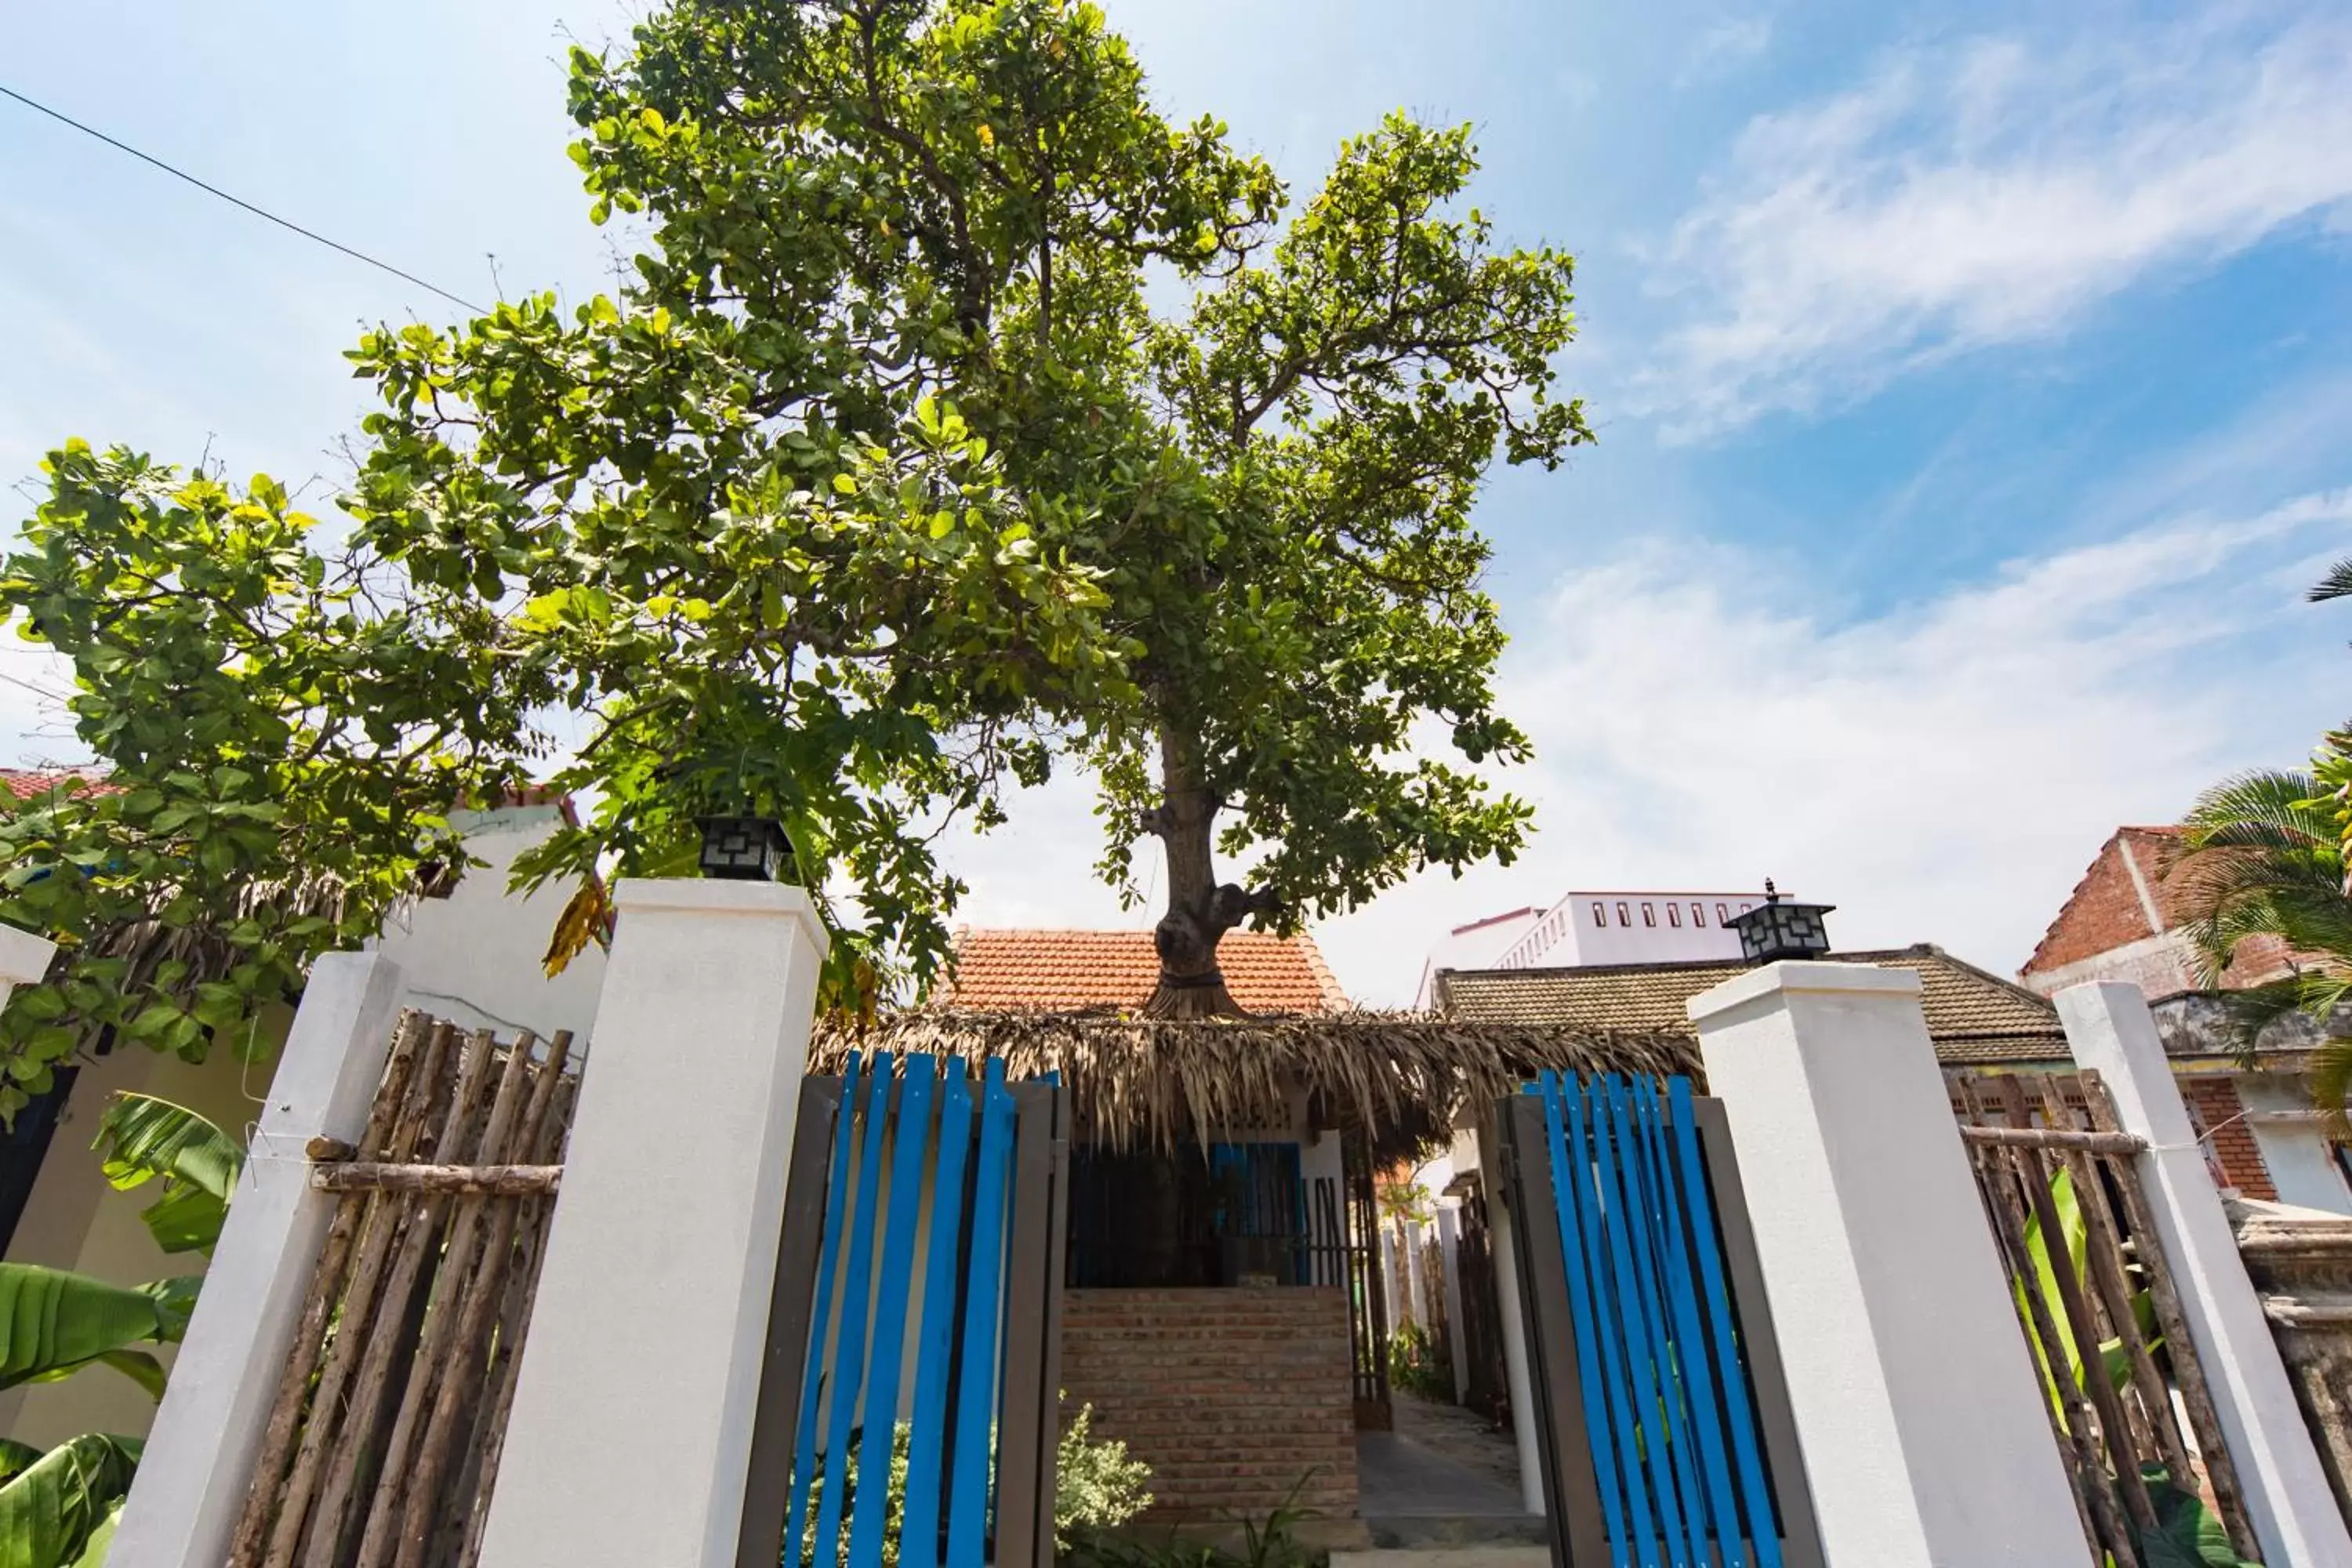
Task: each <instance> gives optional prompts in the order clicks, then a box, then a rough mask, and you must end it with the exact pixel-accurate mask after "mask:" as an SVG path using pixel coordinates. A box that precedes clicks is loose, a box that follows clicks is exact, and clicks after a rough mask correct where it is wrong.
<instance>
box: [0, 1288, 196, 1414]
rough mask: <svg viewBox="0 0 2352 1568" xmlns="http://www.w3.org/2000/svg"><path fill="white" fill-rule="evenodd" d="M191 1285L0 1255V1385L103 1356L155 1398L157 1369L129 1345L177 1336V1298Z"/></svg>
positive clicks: (39, 1378) (44, 1377) (50, 1375)
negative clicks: (117, 1281)
mask: <svg viewBox="0 0 2352 1568" xmlns="http://www.w3.org/2000/svg"><path fill="white" fill-rule="evenodd" d="M193 1289H194V1283H193V1281H188V1280H177V1279H167V1280H163V1281H160V1282H159V1283H158V1284H155V1285H150V1286H143V1287H126V1286H121V1285H109V1284H107V1283H106V1282H105V1281H103V1280H100V1279H90V1278H89V1277H88V1276H87V1275H82V1274H69V1273H68V1272H66V1271H65V1270H64V1269H61V1268H40V1267H38V1266H37V1265H35V1264H30V1263H0V1388H14V1387H15V1386H16V1384H20V1383H47V1382H50V1381H53V1380H55V1379H57V1378H60V1377H65V1376H67V1375H68V1374H70V1373H75V1372H78V1371H79V1370H80V1369H81V1368H83V1367H85V1366H89V1365H90V1364H92V1363H97V1362H105V1363H108V1364H110V1365H112V1366H114V1367H115V1368H116V1370H117V1371H120V1372H122V1373H126V1374H128V1375H130V1376H131V1377H132V1378H134V1379H135V1380H137V1381H138V1382H139V1383H140V1384H142V1386H145V1387H147V1388H148V1389H149V1391H150V1392H152V1393H153V1394H156V1395H157V1396H158V1397H159V1398H160V1397H161V1396H162V1394H163V1369H162V1368H161V1367H160V1366H156V1365H155V1363H154V1359H153V1358H152V1357H151V1356H145V1355H144V1354H143V1352H131V1346H133V1345H137V1344H142V1343H156V1342H169V1341H172V1340H175V1339H177V1338H178V1337H179V1335H180V1333H181V1332H182V1331H184V1329H185V1328H186V1327H187V1321H188V1320H187V1311H186V1309H185V1307H184V1299H185V1297H186V1296H188V1295H189V1294H191V1293H192V1292H193ZM126 1352H128V1353H126ZM133 1356H137V1357H138V1359H136V1360H134V1359H132V1357H133ZM142 1363H143V1364H142ZM151 1368H152V1375H151V1373H150V1369H151Z"/></svg>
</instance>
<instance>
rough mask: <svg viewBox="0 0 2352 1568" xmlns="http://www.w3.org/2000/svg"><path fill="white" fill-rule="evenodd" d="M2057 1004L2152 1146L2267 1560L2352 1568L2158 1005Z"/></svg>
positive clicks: (2107, 988)
mask: <svg viewBox="0 0 2352 1568" xmlns="http://www.w3.org/2000/svg"><path fill="white" fill-rule="evenodd" d="M2055 1000H2056V1002H2057V1004H2058V1017H2059V1021H2060V1022H2061V1023H2063V1025H2064V1026H2065V1028H2066V1043H2067V1045H2068V1046H2070V1047H2072V1048H2073V1050H2074V1060H2075V1062H2076V1063H2077V1064H2078V1065H2079V1066H2082V1067H2084V1068H2091V1069H2092V1070H2094V1071H2095V1072H2097V1073H2098V1074H2099V1076H2100V1078H2101V1079H2104V1080H2105V1084H2106V1087H2107V1093H2108V1095H2109V1097H2110V1098H2111V1099H2112V1100H2114V1101H2115V1108H2116V1121H2117V1123H2118V1124H2119V1125H2120V1126H2121V1127H2122V1128H2123V1130H2124V1131H2126V1132H2130V1133H2134V1134H2137V1136H2139V1137H2141V1138H2145V1139H2147V1142H2148V1149H2147V1152H2146V1153H2144V1154H2142V1155H2140V1156H2139V1157H2138V1159H2137V1161H2136V1162H2135V1163H2137V1166H2138V1167H2139V1178H2140V1187H2141V1189H2142V1191H2143V1192H2144V1193H2145V1194H2147V1202H2148V1206H2149V1208H2150V1209H2152V1210H2153V1211H2154V1213H2153V1215H2151V1217H2152V1218H2153V1219H2154V1221H2155V1224H2156V1228H2157V1239H2158V1242H2159V1243H2160V1244H2161V1245H2162V1247H2163V1248H2164V1257H2165V1260H2166V1262H2168V1264H2170V1265H2171V1268H2172V1282H2173V1286H2174V1288H2175V1289H2176V1290H2177V1291H2178V1292H2179V1297H2180V1312H2181V1316H2183V1317H2184V1318H2186V1319H2188V1321H2189V1339H2190V1340H2191V1341H2193V1342H2195V1344H2196V1346H2197V1359H2198V1361H2199V1363H2200V1364H2201V1365H2202V1366H2203V1367H2204V1369H2205V1380H2206V1383H2207V1384H2208V1385H2209V1386H2210V1388H2211V1390H2212V1394H2213V1405H2214V1411H2215V1414H2216V1415H2218V1416H2219V1417H2220V1420H2221V1436H2222V1438H2223V1440H2224V1441H2226V1442H2227V1443H2228V1444H2229V1447H2230V1456H2231V1458H2232V1459H2233V1460H2235V1461H2236V1469H2237V1473H2238V1483H2239V1485H2240V1487H2242V1489H2243V1490H2244V1493H2245V1501H2246V1514H2247V1519H2248V1521H2249V1522H2250V1523H2252V1526H2253V1528H2254V1535H2255V1537H2256V1539H2257V1540H2258V1541H2259V1542H2261V1545H2262V1556H2263V1562H2265V1563H2294V1564H2297V1565H2301V1564H2305V1563H2310V1564H2314V1565H2317V1564H2323V1563H2324V1564H2328V1565H2330V1568H2336V1565H2340V1564H2346V1563H2352V1535H2347V1532H2346V1530H2345V1524H2344V1516H2343V1515H2342V1514H2340V1513H2339V1512H2337V1511H2336V1502H2335V1496H2334V1494H2333V1493H2332V1492H2331V1491H2329V1489H2328V1486H2327V1476H2326V1471H2325V1470H2323V1469H2322V1468H2320V1462H2319V1455H2318V1452H2317V1450H2316V1449H2315V1448H2314V1447H2313V1446H2312V1441H2311V1432H2310V1429H2309V1428H2308V1427H2306V1426H2305V1425H2304V1420H2303V1413H2302V1411H2301V1410H2300V1409H2299V1408H2297V1406H2296V1405H2295V1399H2294V1387H2293V1385H2292V1384H2289V1383H2288V1381H2287V1375H2286V1369H2285V1367H2284V1365H2282V1364H2281V1363H2280V1361H2279V1353H2278V1345H2277V1343H2276V1342H2274V1341H2273V1339H2272V1338H2271V1331H2270V1325H2269V1323H2268V1322H2266V1321H2264V1319H2263V1306H2262V1300H2261V1298H2260V1297H2259V1296H2257V1295H2256V1293H2255V1290H2254V1287H2253V1282H2252V1280H2251V1279H2248V1278H2247V1277H2246V1268H2245V1264H2244V1262H2243V1260H2242V1259H2241V1258H2240V1257H2239V1256H2238V1243H2237V1238H2236V1237H2235V1236H2234V1235H2233V1234H2232V1233H2231V1229H2230V1221H2229V1216H2228V1215H2226V1214H2224V1213H2223V1212H2222V1208H2221V1194H2220V1193H2219V1192H2218V1191H2216V1190H2215V1188H2214V1185H2213V1178H2212V1176H2211V1174H2210V1173H2209V1172H2208V1171H2207V1169H2206V1165H2205V1156H2204V1153H2203V1152H2202V1151H2201V1150H2200V1149H2199V1148H2198V1146H2197V1135H2196V1133H2195V1131H2192V1130H2191V1129H2190V1127H2189V1112H2188V1110H2187V1108H2186V1107H2184V1106H2183V1105H2182V1104H2181V1103H2180V1089H2179V1085H2178V1084H2177V1083H2175V1082H2174V1081H2173V1077H2172V1066H2171V1063H2169V1062H2168V1061H2167V1060H2166V1059H2165V1055H2164V1044H2163V1042H2162V1040H2160V1039H2159V1038H2158V1037H2157V1032H2156V1020H2155V1019H2154V1018H2153V1017H2151V1016H2149V1014H2148V1010H2147V998H2146V997H2144V996H2143V995H2141V994H2140V990H2139V987H2138V986H2137V985H2118V984H2113V983H2111V982H2107V983H2098V984H2088V985H2074V986H2069V987H2068V988H2067V989H2065V990H2063V991H2061V992H2059V993H2058V994H2057V996H2056V998H2055Z"/></svg>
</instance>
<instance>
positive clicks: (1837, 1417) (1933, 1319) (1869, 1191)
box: [1690, 963, 2091, 1568]
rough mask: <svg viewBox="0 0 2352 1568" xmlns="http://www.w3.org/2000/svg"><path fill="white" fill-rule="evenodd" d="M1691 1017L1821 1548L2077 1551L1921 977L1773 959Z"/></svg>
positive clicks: (2034, 1567)
mask: <svg viewBox="0 0 2352 1568" xmlns="http://www.w3.org/2000/svg"><path fill="white" fill-rule="evenodd" d="M1690 1016H1691V1018H1692V1020H1693V1021H1694V1022H1696V1024H1697V1025H1698V1028H1699V1044H1700V1048H1701V1051H1702V1053H1703V1055H1704V1056H1705V1058H1706V1079H1707V1086H1708V1089H1709V1092H1711V1093H1713V1094H1715V1095H1717V1096H1718V1097H1720V1098H1721V1100H1723V1103H1724V1108H1725V1110H1726V1113H1727V1117H1728V1120H1729V1121H1730V1126H1731V1135H1732V1141H1733V1143H1734V1145H1735V1147H1736V1148H1737V1149H1738V1156H1739V1170H1740V1175H1741V1178H1742V1181H1743V1183H1744V1184H1745V1186H1746V1188H1747V1193H1748V1219H1749V1222H1750V1224H1751V1226H1753V1228H1754V1231H1755V1236H1756V1249H1757V1252H1758V1254H1759V1257H1760V1258H1761V1260H1762V1265H1763V1274H1764V1283H1765V1289H1766V1291H1767V1293H1768V1294H1769V1297H1770V1299H1771V1305H1772V1318H1773V1321H1774V1323H1775V1324H1776V1325H1777V1327H1778V1329H1779V1332H1780V1360H1781V1363H1782V1365H1783V1366H1784V1367H1785V1369H1786V1371H1787V1373H1788V1381H1789V1401H1790V1406H1791V1407H1792V1410H1793V1413H1794V1415H1795V1418H1796V1426H1797V1435H1798V1438H1799V1441H1800V1443H1801V1447H1802V1449H1803V1452H1804V1457H1805V1470H1806V1474H1807V1476H1808V1478H1809V1479H1810V1481H1811V1489H1812V1495H1813V1502H1814V1507H1815V1510H1816V1512H1817V1513H1818V1514H1819V1516H1820V1521H1821V1532H1822V1547H1823V1549H1824V1552H1825V1553H1826V1555H1827V1557H1828V1559H1829V1561H1830V1562H1832V1563H1853V1564H1865V1563H1866V1564H1868V1565H1869V1568H1930V1565H1931V1564H1932V1565H1934V1568H1949V1565H1953V1564H1958V1563H1966V1564H1969V1568H1997V1565H2010V1564H2013V1565H2015V1568H2056V1565H2058V1564H2062V1563H2074V1564H2077V1565H2084V1564H2088V1563H2090V1561H2091V1550H2090V1546H2089V1544H2088V1543H2087V1542H2085V1541H2084V1538H2083V1527H2082V1524H2081V1522H2080V1521H2079V1519H2078V1517H2077V1516H2076V1514H2075V1511H2074V1496H2073V1493H2072V1492H2071V1490H2070V1489H2069V1488H2068V1485H2067V1480H2066V1474H2065V1471H2064V1469H2063V1467H2062V1465H2061V1461H2060V1459H2059V1457H2058V1446H2057V1439H2056V1438H2055V1436H2053V1434H2052V1432H2051V1430H2050V1418H2049V1415H2047V1414H2046V1413H2045V1412H2044V1410H2043V1409H2042V1389H2041V1386H2040V1384H2039V1382H2038V1381H2037V1377H2036V1373H2035V1372H2034V1369H2033V1366H2032V1362H2031V1361H2030V1360H2029V1359H2028V1356H2027V1352H2026V1348H2025V1337H2024V1335H2023V1334H2022V1333H2021V1332H2020V1331H2019V1329H2018V1324H2017V1319H2016V1316H2015V1314H2014V1312H2013V1311H2012V1310H2011V1305H2010V1293H2009V1280H2008V1276H2007V1274H2006V1273H2005V1272H2004V1271H2003V1269H2002V1267H2001V1263H2000V1257H1999V1255H1998V1254H1997V1253H1996V1251H1995V1249H1994V1246H1993V1239H1992V1232H1991V1229H1990V1226H1989V1225H1988V1224H1987V1222H1986V1220H1985V1216H1984V1210H1983V1207H1982V1205H1981V1204H1980V1203H1979V1200H1978V1197H1977V1191H1976V1184H1975V1181H1974V1179H1973V1178H1972V1177H1971V1175H1970V1173H1969V1160H1968V1155H1967V1152H1965V1151H1964V1150H1963V1149H1962V1147H1961V1145H1960V1138H1959V1131H1958V1125H1957V1124H1956V1123H1955V1121H1953V1118H1952V1111H1951V1106H1950V1104H1949V1102H1948V1100H1946V1098H1945V1093H1944V1084H1943V1079H1942V1075H1941V1074H1940V1073H1939V1072H1938V1071H1937V1067H1936V1054H1935V1049H1934V1047H1932V1046H1930V1045H1929V1044H1928V1041H1927V1024H1926V1021H1925V1020H1924V1019H1923V1018H1922V1016H1921V1015H1920V1011H1919V976H1918V975H1917V974H1916V973H1914V972H1912V971H1910V970H1907V969H1879V968H1875V967H1874V966H1872V965H1868V964H1853V963H1775V964H1770V965H1768V966H1766V967H1765V968H1762V969H1758V970H1752V971H1750V972H1748V973H1745V974H1742V975H1739V976H1738V978H1736V979H1733V980H1730V981H1727V982H1726V983H1725V984H1721V985H1718V986H1717V987H1716V988H1715V989H1714V990H1712V991H1709V992H1707V993H1706V994H1704V995H1701V996H1698V997H1696V998H1694V999H1693V1000H1692V1002H1691V1004H1690Z"/></svg>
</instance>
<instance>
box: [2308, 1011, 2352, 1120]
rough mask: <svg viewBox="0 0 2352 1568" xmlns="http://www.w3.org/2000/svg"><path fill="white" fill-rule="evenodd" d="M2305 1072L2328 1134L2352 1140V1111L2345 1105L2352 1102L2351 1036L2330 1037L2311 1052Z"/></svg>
mask: <svg viewBox="0 0 2352 1568" xmlns="http://www.w3.org/2000/svg"><path fill="white" fill-rule="evenodd" d="M2306 1071H2307V1072H2308V1074H2309V1084H2310V1089H2311V1103H2312V1104H2313V1105H2315V1106H2316V1107H2318V1109H2319V1111H2320V1114H2321V1115H2322V1117H2323V1118H2324V1119H2325V1122H2326V1128H2327V1135H2328V1136H2329V1137H2331V1138H2341V1139H2345V1140H2347V1141H2352V1111H2347V1104H2346V1102H2347V1100H2352V1036H2345V1035H2336V1036H2331V1037H2329V1038H2328V1040H2327V1042H2326V1044H2325V1045H2323V1046H2321V1047H2319V1048H2318V1049H2317V1050H2315V1051H2314V1052H2312V1053H2311V1063H2310V1066H2309V1068H2307V1069H2306Z"/></svg>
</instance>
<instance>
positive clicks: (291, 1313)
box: [107, 952, 401, 1568]
mask: <svg viewBox="0 0 2352 1568" xmlns="http://www.w3.org/2000/svg"><path fill="white" fill-rule="evenodd" d="M400 994H401V974H400V972H399V970H398V969H397V968H396V967H395V966H394V965H393V964H391V963H386V962H385V961H384V960H383V958H382V957H381V956H380V955H376V954H369V953H358V952H331V953H328V954H327V955H326V956H325V957H323V958H321V959H320V960H319V962H318V963H316V964H314V965H313V966H312V967H311V970H310V983H309V984H308V986H307V987H305V989H304V992H303V996H302V1007H301V1010H300V1012H299V1013H298V1014H296V1016H295V1019H294V1026H293V1031H292V1033H291V1035H290V1036H289V1038H288V1040H287V1042H286V1050H285V1056H284V1060H283V1061H282V1062H281V1063H280V1064H279V1067H278V1075H277V1078H276V1079H275V1081H274V1082H273V1083H272V1084H271V1086H270V1090H269V1101H268V1106H267V1107H266V1108H265V1109H264V1110H263V1111H262V1113H261V1121H260V1125H259V1130H258V1131H257V1133H256V1135H255V1138H254V1146H253V1150H252V1152H251V1154H250V1156H249V1157H248V1159H247V1162H246V1167H245V1174H244V1176H243V1177H242V1178H241V1180H240V1181H239V1183H238V1187H237V1194H236V1202H235V1203H233V1204H232V1205H230V1206H229V1211H228V1220H227V1223H226V1225H225V1226H223V1227H222V1229H221V1237H220V1244H219V1246H218V1247H215V1249H214V1254H213V1264H212V1268H210V1269H209V1270H208V1271H207V1272H206V1274H205V1289H204V1293H203V1294H202V1295H201V1296H199V1297H198V1298H197V1300H196V1310H195V1314H194V1316H193V1317H192V1318H191V1319H190V1320H189V1321H188V1331H187V1337H186V1339H185V1340H184V1342H182V1344H181V1346H180V1353H179V1359H178V1360H177V1361H176V1362H174V1363H173V1368H172V1381H171V1384H170V1386H169V1387H168V1388H167V1389H166V1390H165V1391H164V1394H163V1406H162V1408H161V1409H160V1410H158V1411H157V1412H156V1415H155V1422H154V1428H153V1431H152V1433H151V1434H150V1436H149V1437H148V1439H147V1449H146V1453H145V1455H144V1456H143V1457H142V1458H141V1460H140V1464H139V1474H138V1478H137V1479H136V1480H134V1481H133V1482H132V1484H131V1496H130V1499H129V1500H128V1501H126V1502H125V1503H124V1505H123V1513H122V1527H121V1531H120V1532H119V1533H117V1535H116V1536H115V1538H114V1545H113V1548H112V1550H111V1552H110V1553H109V1555H108V1559H107V1560H108V1562H110V1563H112V1564H113V1568H199V1565H204V1568H209V1565H210V1564H214V1563H220V1562H222V1561H224V1560H225V1559H226V1557H227V1555H228V1547H229V1536H230V1533H231V1532H232V1531H234V1530H235V1529H236V1519H237V1515H238V1513H239V1512H240V1511H241V1510H242V1508H243V1505H244V1502H245V1494H246V1488H247V1482H248V1481H249V1479H251V1477H252V1474H253V1468H254V1465H255V1463H256V1461H257V1459H258V1458H259V1456H260V1451H261V1444H262V1438H263V1434H264V1431H265V1429H266V1428H267V1427H268V1422H269V1411H270V1406H271V1405H274V1404H276V1403H277V1398H278V1382H279V1380H280V1379H281V1378H282V1377H283V1376H284V1375H285V1368H286V1363H287V1359H288V1357H289V1355H290V1354H291V1353H292V1352H293V1350H294V1342H295V1337H296V1334H297V1332H298V1330H299V1322H300V1319H301V1316H302V1312H303V1308H304V1304H305V1301H306V1300H307V1299H308V1298H309V1296H310V1287H311V1284H312V1281H313V1277H314V1276H315V1275H316V1273H317V1272H318V1267H319V1252H320V1247H323V1246H324V1245H325V1243H326V1239H327V1230H328V1226H329V1225H330V1223H331V1221H332V1219H333V1217H334V1213H335V1199H334V1198H333V1197H332V1196H331V1195H330V1194H326V1193H321V1192H318V1191H315V1190H314V1189H313V1188H312V1187H311V1185H310V1164H309V1162H308V1161H307V1160H305V1159H304V1158H303V1157H302V1155H301V1153H300V1151H301V1149H302V1147H303V1145H304V1144H306V1143H307V1142H310V1139H311V1138H313V1137H316V1136H320V1135H324V1136H327V1137H331V1138H339V1139H341V1140H343V1141H344V1142H356V1141H357V1140H358V1139H359V1137H360V1134H361V1131H362V1129H364V1128H365V1126H366V1125H367V1121H368V1115H369V1111H370V1110H371V1108H372V1107H373V1104H374V1102H375V1096H376V1088H377V1085H378V1083H379V1081H380V1080H381V1079H382V1078H383V1063H384V1058H385V1057H386V1056H387V1055H388V1054H389V1052H390V1050H391V1045H392V1033H393V1024H394V1018H395V1017H396V1016H398V1011H399V997H400Z"/></svg>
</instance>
